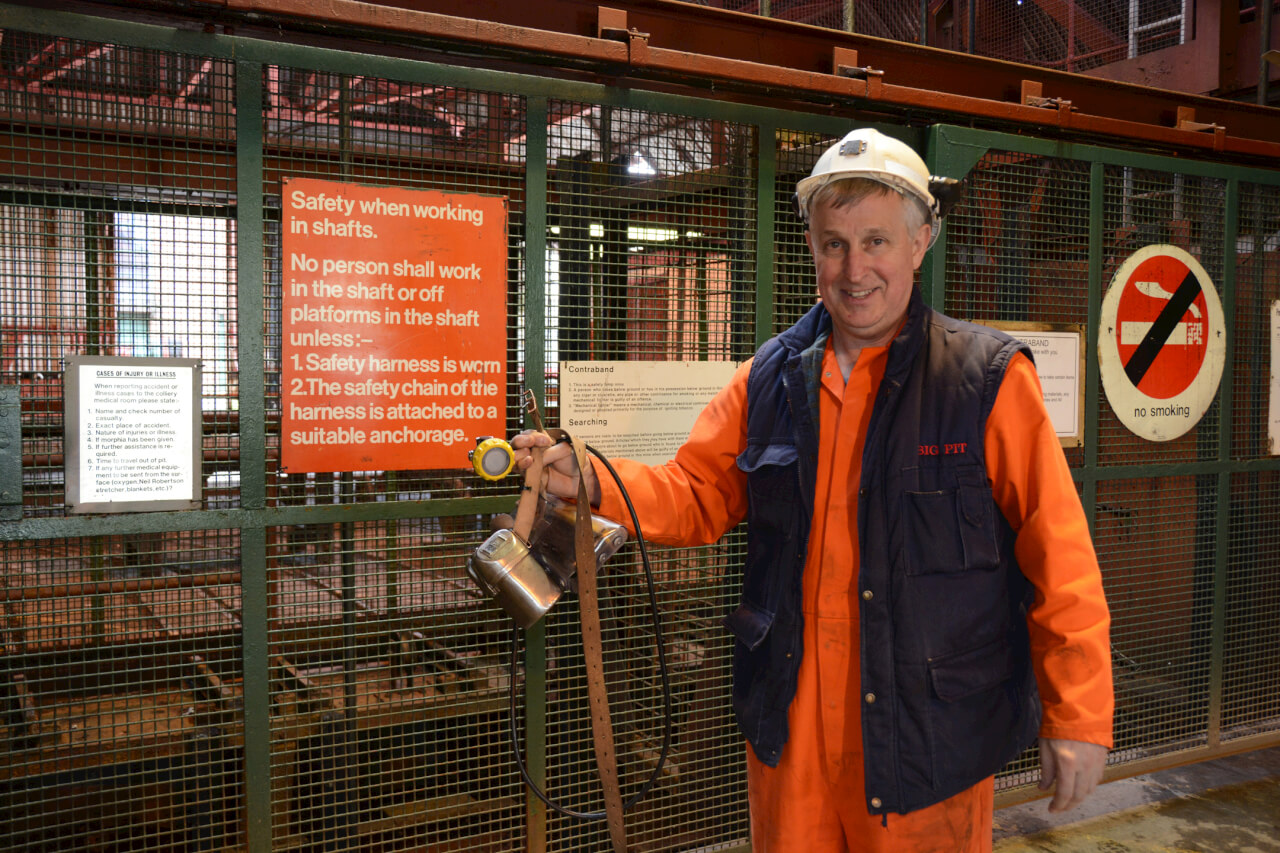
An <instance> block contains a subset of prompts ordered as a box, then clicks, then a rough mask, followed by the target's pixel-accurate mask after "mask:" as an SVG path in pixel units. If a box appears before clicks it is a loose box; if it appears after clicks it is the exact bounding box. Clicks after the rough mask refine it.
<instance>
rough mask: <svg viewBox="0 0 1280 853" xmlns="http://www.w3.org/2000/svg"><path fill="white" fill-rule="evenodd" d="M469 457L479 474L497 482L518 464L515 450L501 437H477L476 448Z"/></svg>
mask: <svg viewBox="0 0 1280 853" xmlns="http://www.w3.org/2000/svg"><path fill="white" fill-rule="evenodd" d="M467 457H468V458H469V459H470V460H471V467H472V468H474V469H475V472H476V474H477V475H478V476H480V477H482V478H484V479H486V480H492V481H495V482H496V481H498V480H501V479H502V478H503V477H505V476H507V475H508V474H510V473H511V468H512V467H513V466H514V465H515V464H516V456H515V451H514V450H512V449H511V445H510V444H508V443H507V442H506V441H505V440H503V439H501V438H493V437H484V438H477V439H476V449H475V450H472V451H471V452H469V453H468V454H467Z"/></svg>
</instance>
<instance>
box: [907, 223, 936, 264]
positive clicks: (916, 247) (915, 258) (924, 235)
mask: <svg viewBox="0 0 1280 853" xmlns="http://www.w3.org/2000/svg"><path fill="white" fill-rule="evenodd" d="M932 238H933V226H931V225H930V224H929V223H927V222H926V223H925V224H924V225H921V226H920V227H919V228H918V229H916V236H915V238H914V239H913V240H912V241H911V263H912V267H911V268H912V269H917V270H918V269H920V265H921V264H922V263H924V253H925V252H927V251H929V241H930V240H931V239H932Z"/></svg>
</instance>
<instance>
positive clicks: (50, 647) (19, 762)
mask: <svg viewBox="0 0 1280 853" xmlns="http://www.w3.org/2000/svg"><path fill="white" fill-rule="evenodd" d="M0 555H2V556H3V565H4V567H5V573H4V579H3V581H4V582H3V586H2V587H0V591H2V592H3V594H4V598H5V630H4V634H3V637H4V641H3V642H4V648H3V654H4V660H5V666H4V671H3V683H2V684H0V691H2V692H0V695H2V696H3V700H4V705H5V720H6V724H5V728H4V732H5V761H4V763H3V768H4V769H3V773H2V774H0V813H3V814H4V815H5V819H4V821H3V823H2V824H0V847H2V848H3V849H5V850H87V851H115V850H138V851H145V850H154V851H160V850H174V849H185V850H211V849H222V848H226V847H234V846H236V845H237V844H238V843H240V840H241V837H242V836H241V831H242V827H241V824H240V799H239V798H240V796H241V790H242V789H241V780H240V764H241V761H242V745H243V726H244V720H243V705H242V703H241V688H240V682H241V679H240V668H239V631H240V624H239V623H240V616H239V600H238V599H239V581H240V571H239V559H238V557H239V554H238V531H234V530H231V531H226V530H222V531H218V530H210V531H192V532H183V533H169V534H147V535H143V536H133V537H121V536H109V537H99V538H91V539H54V540H46V541H39V542H22V543H16V542H3V543H0Z"/></svg>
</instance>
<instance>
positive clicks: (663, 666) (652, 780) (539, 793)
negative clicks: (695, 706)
mask: <svg viewBox="0 0 1280 853" xmlns="http://www.w3.org/2000/svg"><path fill="white" fill-rule="evenodd" d="M583 446H584V447H585V448H586V449H587V452H589V453H590V454H591V455H592V456H594V457H596V458H597V459H599V460H600V461H601V462H602V463H603V464H604V467H605V468H606V469H607V470H608V471H609V473H610V474H611V475H612V476H613V479H614V482H616V483H617V484H618V488H619V489H620V490H621V491H622V499H623V500H624V501H626V503H627V512H629V513H630V514H631V523H632V524H633V525H634V526H635V528H636V545H637V546H638V547H639V549H640V560H641V562H642V563H643V564H644V577H645V586H646V587H647V588H648V592H649V608H650V611H651V612H652V613H653V637H654V643H655V644H656V645H657V647H658V678H659V680H660V681H661V683H662V699H663V703H662V704H663V729H662V750H661V751H660V752H659V753H658V763H657V764H656V765H655V766H654V768H653V772H652V773H651V774H649V779H648V781H646V782H645V783H644V785H643V787H641V788H640V790H639V791H637V792H636V793H635V795H634V796H633V797H631V799H629V800H627V802H626V803H624V804H623V806H622V808H623V810H624V811H625V810H627V809H630V808H631V807H632V806H634V805H635V804H636V803H638V802H640V801H641V800H643V799H644V798H645V795H647V794H648V793H649V791H650V790H651V789H652V788H653V786H654V785H655V784H657V781H658V777H659V776H660V775H662V768H663V766H664V765H665V764H666V763H667V753H668V752H670V750H671V733H672V729H673V728H674V727H675V723H674V713H673V711H672V707H671V683H670V680H669V679H668V677H667V654H666V651H665V650H664V646H665V643H664V641H663V638H662V613H661V612H659V610H658V594H657V592H656V591H655V590H654V584H653V567H652V566H651V565H650V564H649V552H648V550H647V549H646V548H645V546H644V534H643V533H642V532H641V531H640V519H639V518H638V517H637V516H636V508H635V507H634V506H632V504H631V496H630V495H629V494H627V488H626V486H624V485H622V478H621V477H619V476H618V472H617V471H615V470H614V469H613V466H612V465H610V464H609V460H608V459H605V458H604V457H603V456H602V455H600V453H599V452H598V451H597V450H596V449H595V448H594V447H592V446H591V445H589V444H585V445H583ZM579 476H581V475H579ZM519 642H520V627H519V626H518V625H517V626H513V628H512V632H511V678H510V684H509V688H510V689H509V694H510V711H511V713H510V726H509V730H510V733H511V751H512V752H513V753H514V754H515V757H516V766H517V767H519V768H520V778H521V779H523V780H524V783H525V784H526V785H528V786H529V790H531V791H533V793H534V795H535V796H536V797H537V798H538V799H539V800H542V802H543V803H545V804H546V805H547V807H548V808H550V809H552V810H553V811H555V812H558V813H560V814H562V815H565V816H566V817H573V818H578V819H579V820H604V819H605V817H606V815H605V813H604V812H603V811H598V812H579V811H574V810H573V809H570V808H567V807H565V806H562V805H560V804H559V803H557V802H555V801H554V800H552V799H551V798H550V797H549V796H547V794H546V792H545V791H543V790H542V789H541V788H539V787H538V784H537V783H536V782H534V781H533V778H532V777H530V776H529V771H528V769H527V768H526V767H525V766H524V757H523V755H522V754H521V751H520V735H519V733H518V732H517V731H516V670H517V668H518V667H519V661H520V654H519Z"/></svg>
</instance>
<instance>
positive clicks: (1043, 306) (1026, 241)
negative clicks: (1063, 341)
mask: <svg viewBox="0 0 1280 853" xmlns="http://www.w3.org/2000/svg"><path fill="white" fill-rule="evenodd" d="M961 177H965V181H966V190H965V196H964V199H963V200H962V201H961V202H960V204H959V205H957V207H956V209H955V210H954V211H952V213H951V215H950V216H949V217H948V220H947V229H948V230H947V258H946V264H947V298H946V309H945V310H946V313H948V314H951V315H952V316H956V317H961V318H963V319H966V320H974V321H976V322H982V321H983V320H987V321H999V322H1009V321H1013V322H1018V321H1026V320H1030V319H1033V318H1034V319H1035V320H1036V321H1038V322H1045V323H1083V322H1084V321H1085V320H1086V319H1087V316H1088V303H1089V298H1088V297H1089V280H1088V265H1087V263H1088V241H1089V205H1088V197H1089V165H1088V163H1084V162H1081V161H1077V160H1066V159H1062V158H1058V157H1040V156H1033V155H1026V154H1020V153H1016V152H1007V151H1001V152H988V153H987V154H986V155H985V156H983V157H982V159H981V160H980V161H979V162H978V164H977V165H976V166H974V167H973V169H972V170H971V171H970V172H969V174H968V176H961Z"/></svg>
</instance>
